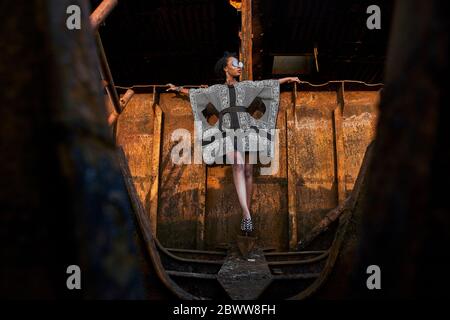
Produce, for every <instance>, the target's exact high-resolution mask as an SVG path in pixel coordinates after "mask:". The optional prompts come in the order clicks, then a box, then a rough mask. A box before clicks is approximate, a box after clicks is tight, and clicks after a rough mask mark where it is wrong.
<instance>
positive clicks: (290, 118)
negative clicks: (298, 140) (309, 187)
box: [286, 90, 298, 250]
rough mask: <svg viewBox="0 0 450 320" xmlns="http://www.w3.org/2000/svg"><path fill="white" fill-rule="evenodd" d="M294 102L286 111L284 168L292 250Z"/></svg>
mask: <svg viewBox="0 0 450 320" xmlns="http://www.w3.org/2000/svg"><path fill="white" fill-rule="evenodd" d="M293 95H294V99H293V100H294V101H293V103H292V104H291V106H290V107H288V108H287V109H286V153H287V155H286V167H287V180H288V183H287V185H288V186H287V189H288V217H289V223H288V227H289V249H290V250H294V249H295V248H296V247H297V242H298V227H297V225H298V222H297V187H296V185H297V174H296V150H295V140H294V139H292V138H291V137H293V136H294V131H295V95H296V92H295V90H294V93H293Z"/></svg>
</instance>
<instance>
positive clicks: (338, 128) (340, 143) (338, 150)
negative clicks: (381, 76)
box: [333, 82, 346, 204]
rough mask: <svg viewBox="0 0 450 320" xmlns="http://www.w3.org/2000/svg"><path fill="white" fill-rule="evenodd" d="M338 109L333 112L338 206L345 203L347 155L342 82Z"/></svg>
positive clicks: (338, 97) (339, 89)
mask: <svg viewBox="0 0 450 320" xmlns="http://www.w3.org/2000/svg"><path fill="white" fill-rule="evenodd" d="M337 102H338V104H337V107H336V109H334V110H333V129H334V154H335V170H336V171H335V172H336V173H335V179H336V184H337V196H338V204H341V203H343V202H344V201H345V198H346V190H345V153H344V134H343V129H342V114H343V111H344V83H343V82H342V83H341V85H340V86H339V88H338V91H337Z"/></svg>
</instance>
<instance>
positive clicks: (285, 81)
mask: <svg viewBox="0 0 450 320" xmlns="http://www.w3.org/2000/svg"><path fill="white" fill-rule="evenodd" d="M278 81H279V82H280V84H283V83H291V82H297V83H300V79H299V78H298V77H287V78H281V79H278Z"/></svg>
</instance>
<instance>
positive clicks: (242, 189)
mask: <svg viewBox="0 0 450 320" xmlns="http://www.w3.org/2000/svg"><path fill="white" fill-rule="evenodd" d="M227 157H229V158H231V159H233V164H232V165H231V166H232V169H233V180H234V185H235V187H236V192H237V195H238V199H239V204H240V205H241V208H242V215H243V217H244V218H247V219H249V218H250V211H249V209H248V206H247V191H246V180H245V164H244V159H243V157H242V154H241V153H239V152H230V153H228V154H227ZM229 161H230V160H229Z"/></svg>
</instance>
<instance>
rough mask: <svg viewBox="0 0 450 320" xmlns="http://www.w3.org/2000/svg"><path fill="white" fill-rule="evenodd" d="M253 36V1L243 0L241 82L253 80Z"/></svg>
mask: <svg viewBox="0 0 450 320" xmlns="http://www.w3.org/2000/svg"><path fill="white" fill-rule="evenodd" d="M252 36H253V35H252V1H251V0H242V9H241V59H242V61H243V62H244V69H243V70H242V75H241V80H253V62H252Z"/></svg>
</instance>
